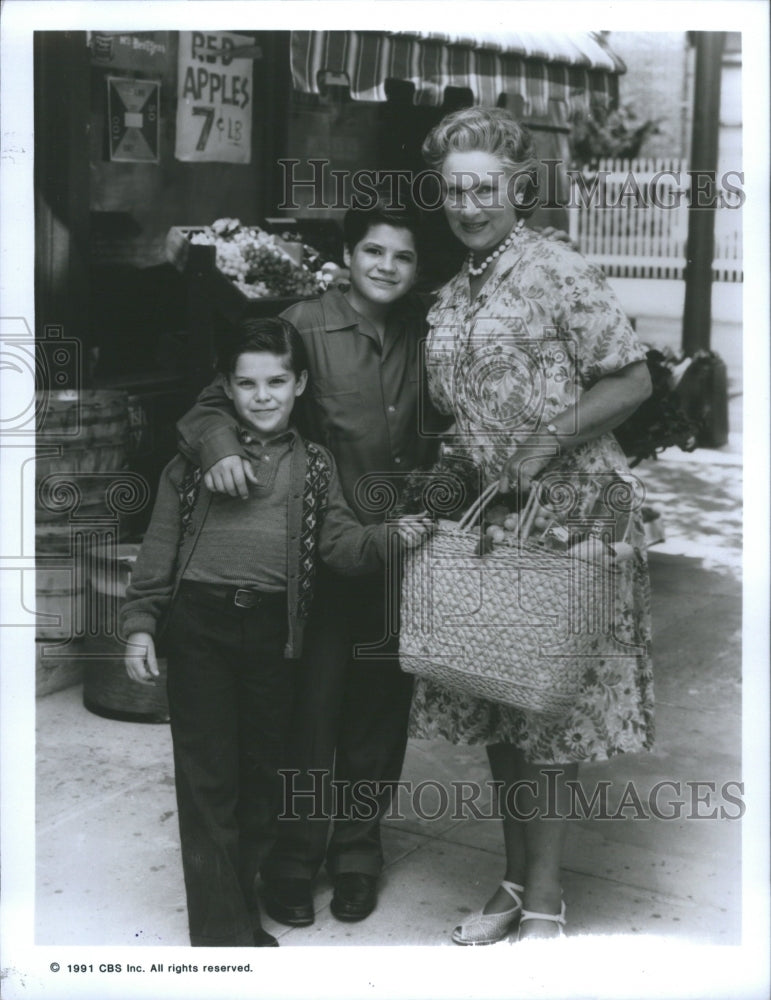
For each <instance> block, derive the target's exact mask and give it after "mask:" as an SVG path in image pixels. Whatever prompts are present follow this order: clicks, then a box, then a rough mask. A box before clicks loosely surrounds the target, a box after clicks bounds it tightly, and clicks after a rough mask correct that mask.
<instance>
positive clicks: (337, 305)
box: [321, 288, 415, 330]
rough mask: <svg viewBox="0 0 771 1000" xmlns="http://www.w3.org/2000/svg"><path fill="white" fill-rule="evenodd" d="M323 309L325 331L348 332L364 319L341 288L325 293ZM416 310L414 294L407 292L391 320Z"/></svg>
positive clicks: (393, 312)
mask: <svg viewBox="0 0 771 1000" xmlns="http://www.w3.org/2000/svg"><path fill="white" fill-rule="evenodd" d="M321 308H322V310H323V312H324V329H325V330H347V329H348V328H349V327H352V326H358V325H359V323H360V322H361V319H362V317H361V316H360V315H359V313H357V312H356V310H355V309H354V308H353V306H352V305H351V304H350V302H349V301H348V299H347V298H346V297H345V295H344V293H343V292H341V291H340V289H339V288H330V289H329V290H328V291H327V292H325V293H324V295H323V296H322V299H321ZM414 309H415V298H414V297H413V294H412V292H407V294H406V295H405V296H403V297H402V298H401V299H398V300H397V301H396V302H394V304H393V307H392V309H391V312H390V314H389V318H398V317H400V316H402V315H403V314H404V313H408V312H412V311H414Z"/></svg>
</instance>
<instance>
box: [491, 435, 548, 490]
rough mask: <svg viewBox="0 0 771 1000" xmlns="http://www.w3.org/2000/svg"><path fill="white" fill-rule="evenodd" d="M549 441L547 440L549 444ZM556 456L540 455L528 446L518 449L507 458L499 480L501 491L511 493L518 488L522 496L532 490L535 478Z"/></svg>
mask: <svg viewBox="0 0 771 1000" xmlns="http://www.w3.org/2000/svg"><path fill="white" fill-rule="evenodd" d="M548 444H549V442H548V441H547V442H546V445H547V446H548ZM553 458H554V455H553V454H552V455H538V454H533V452H532V451H530V450H528V449H526V448H520V449H518V450H517V451H516V452H515V453H514V454H513V455H512V456H511V457H510V458H507V459H506V461H505V463H504V465H503V468H502V469H501V478H500V480H499V482H498V491H499V492H500V493H510V492H512V491H513V490H517V491H518V492H519V493H520V495H521V496H524V495H525V494H526V493H529V492H530V486H531V485H532V482H533V480H534V479H535V477H536V476H537V475H538V473H539V472H540V471H541V469H543V468H545V467H546V466H547V465H548V464H549V462H551V460H552V459H553Z"/></svg>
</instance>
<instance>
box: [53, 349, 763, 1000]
mask: <svg viewBox="0 0 771 1000" xmlns="http://www.w3.org/2000/svg"><path fill="white" fill-rule="evenodd" d="M729 387H730V397H731V398H730V421H731V428H732V431H731V435H730V440H729V442H728V444H727V445H726V446H724V447H723V448H721V449H710V450H708V449H699V450H697V451H696V452H694V453H691V454H685V453H682V452H679V451H677V450H669V451H667V452H665V453H664V454H663V455H661V456H659V458H658V459H657V460H655V461H646V462H644V463H642V465H640V466H639V467H638V468H637V469H636V470H635V471H636V474H637V475H638V476H639V478H640V479H641V480H642V481H643V483H644V485H645V488H646V491H647V499H646V503H647V504H649V505H650V506H651V507H653V508H654V509H655V510H656V511H657V512H658V513H659V515H660V518H661V522H662V524H663V527H664V532H665V540H664V541H662V542H660V543H658V544H656V545H654V546H652V547H651V548H650V550H649V560H650V571H651V585H652V616H653V625H654V670H655V690H656V704H657V741H656V745H655V748H654V750H653V751H652V752H650V753H646V754H640V755H626V756H621V757H617V758H616V759H614V760H613V761H611V762H607V763H602V764H591V765H585V766H583V767H582V769H581V774H580V777H581V781H582V783H583V786H584V787H585V789H587V791H588V792H589V793H591V791H592V790H593V789H594V788H595V787H596V786H597V783H598V782H609V786H608V787H609V792H608V796H609V802H610V808H609V813H610V814H611V815H614V816H615V818H612V819H608V818H606V819H603V818H599V817H597V816H596V815H595V816H594V817H593V818H581V819H578V820H575V821H573V822H571V824H570V825H571V829H570V833H569V838H568V844H567V848H566V854H565V859H564V868H563V871H564V883H563V884H564V895H565V900H566V903H567V912H568V938H567V939H566V942H565V944H566V945H568V943H569V942H570V941H571V939H580V940H584V938H583V935H591V938H586V940H594V939H595V938H598V937H599V936H602V935H613V936H614V938H613V940H617V941H619V942H628V941H629V940H630V939H632V940H634V939H635V938H639V939H640V944H641V946H643V945H644V942H658V943H659V944H661V943H662V942H663V943H664V944H665V945H673V946H676V947H677V948H678V949H684V948H686V947H690V946H696V947H702V946H706V947H708V948H710V949H712V948H715V947H718V946H721V947H726V948H728V949H729V951H730V949H732V948H733V949H735V948H737V947H738V946H739V945H740V944H741V943H742V941H743V940H744V941H745V942H746V940H747V935H748V934H750V933H751V932H753V930H754V926H753V925H752V924H749V925H748V924H745V926H744V928H743V925H742V903H743V900H742V888H743V885H744V893H745V899H744V906H745V913H746V912H747V905H748V903H753V904H754V905H755V906H756V912H757V913H759V914H762V913H765V912H767V911H766V910H764V906H765V903H764V900H765V899H766V898H767V886H766V885H765V882H762V883H761V885H760V887H759V889H758V890H757V891H758V892H759V893H760V895H759V896H757V897H756V895H755V893H756V889H755V887H754V884H753V883H752V881H751V879H748V872H747V871H746V870H745V871H744V872H743V869H742V850H743V846H742V835H743V828H744V827H745V826H746V819H745V820H744V821H742V820H741V819H740V818H739V817H740V816H741V814H742V813H743V812H744V809H745V802H744V800H743V786H742V784H741V782H742V780H743V777H744V774H743V765H742V705H743V692H744V699H745V700H744V711H745V713H747V711H749V712H750V716H751V719H750V728H751V726H752V724H754V723H755V722H756V721H758V719H760V720H761V721H762V722H763V723H764V722H765V713H764V712H763V709H764V708H765V702H763V703H762V704H761V706H760V708H761V712H762V714H761V715H760V716H758V715H757V713H756V712H755V704H756V703H755V702H754V701H753V692H754V691H756V690H760V692H761V693H762V692H763V690H766V689H765V688H764V687H763V684H764V683H765V681H764V678H765V672H766V670H767V661H766V659H765V657H763V658H762V659H759V660H758V659H757V658H755V659H752V660H751V661H748V660H745V664H744V675H743V672H742V643H743V641H744V642H745V643H747V642H748V641H749V643H750V645H751V646H755V645H757V643H756V639H757V637H756V636H754V635H752V634H751V633H749V634H748V633H747V631H746V630H745V634H744V636H743V634H742V625H743V620H742V593H743V592H742V571H743V560H742V541H743V538H742V531H743V523H742V435H741V426H742V419H741V408H742V396H741V388H740V387H741V373H740V361H737V358H736V357H735V356H734V357H732V358H731V359H730V364H729ZM749 565H750V566H751V567H752V568H753V572H758V570H757V568H756V567H755V566H754V564H753V563H752V561H751V560H750V561H749ZM762 572H765V568H763V569H762ZM757 579H758V583H759V585H760V583H761V582H762V581H761V579H760V577H758V578H757ZM754 582H755V577H753V578H752V579H750V581H749V582H748V590H749V587H751V586H753V585H754ZM745 596H746V594H745ZM746 625H747V622H745V629H746ZM764 644H765V633H764V635H763V636H762V637H761V648H762V649H765V645H764ZM757 684H760V687H759V688H758V687H757ZM748 691H749V696H748ZM753 713H755V714H753ZM745 725H746V722H745ZM763 732H765V729H764V727H763V725H762V724H761V725H760V726H759V728H758V733H759V734H760V735H761V737H762V733H763ZM745 742H746V745H747V746H750V747H752V748H753V751H754V750H755V749H756V747H755V745H754V744H753V741H752V733H750V736H749V737H748V736H747V730H746V728H745ZM760 753H761V754H765V755H766V757H767V753H768V748H767V745H765V744H763V743H762V742H761V743H760ZM750 763H751V761H750ZM403 778H404V779H405V780H408V781H410V782H411V783H412V788H413V789H415V788H416V787H418V786H420V785H421V783H428V784H424V785H423V786H422V787H423V792H422V793H421V795H420V796H419V797H418V798H417V799H416V798H415V795H414V794H413V795H409V794H407V795H402V796H400V799H399V805H400V809H399V814H398V815H396V816H394V817H392V818H389V819H387V820H386V822H385V823H384V826H383V846H384V852H385V869H384V872H383V876H382V879H381V884H380V896H379V902H378V906H377V908H376V910H375V912H374V913H373V914H372V915H371V916H370V917H369V918H368V919H367V920H365V921H363V922H360V923H353V924H351V923H341V922H339V921H337V920H336V919H335V918H334V917H333V916H332V914H331V912H330V909H329V902H330V899H331V893H332V886H331V883H330V881H329V879H328V877H327V876H326V874H324V873H322V874H321V875H320V876H319V878H318V880H317V882H316V885H315V904H316V920H315V922H314V924H313V925H312V926H310V927H306V928H288V927H284V926H282V925H279V924H277V923H274V922H273V921H271V920H270V919H269V918H265V921H264V923H265V926H266V928H267V929H268V930H270V931H271V932H272V933H274V934H275V935H277V936H278V938H279V940H280V944H281V946H282V947H283V948H287V947H288V948H300V949H302V948H307V947H309V946H330V945H352V946H353V945H355V946H365V945H433V946H437V947H444V948H446V949H447V951H446V952H443V953H442V954H444V955H446V956H447V957H446V959H445V960H444V961H445V962H447V961H449V962H451V963H452V962H454V961H455V959H454V958H453V955H454V954H455V953H458V952H462V953H464V954H468V952H469V951H471V952H474V953H479V952H484V953H486V954H488V955H489V954H491V953H493V952H497V951H499V949H500V948H501V947H508V945H507V944H504V945H502V946H494V947H493V948H488V949H459V948H457V947H456V946H454V945H453V944H452V943H451V940H450V933H451V931H452V928H453V927H454V926H455V925H456V924H457V922H458V921H459V920H460V919H462V918H463V917H464V915H466V914H467V913H469V912H470V911H471V910H473V909H476V908H477V907H479V906H481V904H482V903H483V902H484V900H485V899H486V898H487V897H488V895H489V894H490V892H491V891H492V889H493V887H494V886H495V885H496V884H497V882H498V881H499V880H500V879H501V878H502V876H503V863H502V848H501V830H500V823H499V821H497V820H495V819H490V818H487V817H486V816H485V815H484V813H485V811H486V810H485V799H484V797H483V798H482V799H480V800H479V807H480V811H481V813H482V815H481V816H477V817H475V816H473V815H469V814H468V811H466V814H463V812H461V813H460V814H458V815H454V814H453V813H452V811H451V810H449V809H444V810H442V808H441V806H442V803H441V802H440V801H439V800H438V798H437V795H436V794H433V793H435V792H436V791H437V789H438V788H444V789H451V788H452V787H453V785H452V783H453V782H458V781H466V782H476V783H478V784H479V785H480V786H482V787H486V786H485V783H486V781H487V780H488V779H489V772H488V768H487V763H486V756H485V752H484V748H481V747H461V746H454V745H451V744H448V743H446V742H444V741H435V742H434V741H421V740H412V741H410V744H409V747H408V751H407V758H406V762H405V766H404V771H403ZM630 783H631V785H630ZM662 783H666V784H662ZM657 787H658V788H659V797H658V799H656V797H655V796H654V795H653V792H654V790H655V789H656V788H657ZM630 789H631V790H630ZM432 790H433V792H432ZM432 794H433V797H432ZM437 794H438V793H437ZM622 800H623V801H624V802H625V803H626V806H625V808H623V809H622V808H619V806H620V804H621V802H622ZM651 802H653V803H654V805H657V806H658V809H654V808H653V807H652V806H651ZM36 809H37V886H36V905H35V939H36V942H37V943H38V944H41V945H42V944H57V945H115V946H118V945H119V946H133V945H157V946H161V945H162V946H184V945H186V944H187V941H188V938H187V926H186V912H185V898H184V887H183V883H182V874H181V866H180V857H179V846H178V834H177V826H176V804H175V800H174V779H173V768H172V760H171V743H170V734H169V730H168V726H166V725H163V724H160V725H147V724H138V723H131V722H117V721H112V720H109V719H105V718H102V717H100V716H97V715H94V714H92V713H90V712H88V711H87V710H86V709H85V708H84V707H83V705H82V693H81V689H80V687H69V688H66V689H64V690H61V691H58V692H56V693H54V694H50V695H47V696H46V697H43V698H40V699H39V700H38V702H37V786H36ZM431 813H437V814H438V815H436V816H434V817H432V816H431ZM753 829H754V828H753ZM745 833H746V831H745ZM747 844H748V841H747V838H746V835H745V841H744V850H745V852H746V850H747ZM749 844H750V851H751V853H752V852H753V851H754V850H755V848H756V845H755V844H754V842H753V841H750V842H749ZM761 848H762V845H761ZM753 856H754V854H753ZM743 877H744V883H743V882H742V879H743ZM748 893H749V894H750V896H751V898H749V897H748V895H747V894H748ZM758 908H759V909H758ZM529 946H530V945H529V944H528V945H527V946H524V947H529ZM519 947H520V948H521V947H523V946H519ZM534 947H536V948H537V947H539V945H536V946H534ZM681 953H683V952H680V951H678V952H676V953H675V954H676V955H680V954H681ZM176 954H177V955H178V956H179V954H181V953H176ZM313 954H314V955H318V954H319V953H318V952H317V951H315V950H314V952H313ZM364 954H369V952H366V951H365V952H364ZM640 954H641V955H642V954H644V952H640ZM683 954H684V953H683ZM709 954H711V955H718V954H720V953H718V952H714V951H710V952H709ZM472 961H473V960H472ZM676 963H677V960H676V959H675V964H676ZM718 964H719V963H718ZM464 968H466V967H465V966H464ZM720 968H722V966H720ZM459 974H460V973H459ZM683 974H684V975H685V973H683ZM528 975H529V976H530V978H529V979H528V982H530V983H536V981H537V979H533V978H532V977H533V975H534V973H533V970H532V968H530V971H529V973H528ZM719 979H720V973H719V972H718V971H715V975H714V982H715V983H717V982H718V980H719ZM684 989H686V991H687V987H684ZM715 989H716V990H717V989H718V986H715ZM726 989H727V990H728V992H725V993H722V992H715V993H714V995H715V996H721V997H722V996H724V995H725V996H726V997H728V996H745V995H747V996H755V995H756V994H755V993H752V992H743V991H741V990H737V992H731V991H730V989H729V988H728V987H726ZM363 992H364V993H366V991H363ZM343 993H344V991H341V993H340V995H343ZM319 995H321V992H320V993H319ZM324 995H326V994H324ZM330 995H334V993H332V994H330ZM345 995H349V994H347V993H345ZM351 995H354V994H351ZM373 995H374V994H373ZM378 995H385V996H389V994H388V993H385V994H378ZM400 995H401V994H400ZM408 995H409V994H408ZM421 995H423V994H422V993H421ZM436 995H437V996H445V995H449V993H437V994H436ZM479 995H483V990H482V989H481V988H480V991H479ZM484 995H487V994H486V993H485V994H484ZM494 995H501V996H509V995H511V996H514V995H517V996H519V995H523V996H524V995H530V994H526V993H520V992H517V991H516V990H514V988H513V987H512V991H511V992H510V993H508V992H501V993H497V992H494ZM532 995H541V993H539V992H537V991H535V992H534V993H533V994H532ZM543 995H546V994H545V993H544V994H543ZM550 995H551V994H550ZM555 995H558V994H555ZM559 995H562V996H564V995H566V994H565V993H562V994H559ZM569 995H573V994H569ZM582 995H583V994H582ZM587 995H591V993H589V994H587ZM615 995H616V996H621V995H627V994H626V993H623V992H622V991H619V992H617V993H616V994H615ZM628 995H630V996H632V995H640V994H635V993H630V994H628ZM655 995H656V996H668V995H670V994H668V993H666V992H661V991H660V990H658V989H657V991H656V993H655ZM671 995H672V996H675V995H678V996H679V995H683V996H690V995H693V996H694V997H696V996H699V997H702V996H707V995H713V994H711V993H709V994H708V993H707V992H694V993H693V994H690V993H688V992H684V993H678V992H677V991H676V990H675V988H674V986H673V987H672V994H671ZM761 995H763V994H762V993H761V992H758V993H757V996H761Z"/></svg>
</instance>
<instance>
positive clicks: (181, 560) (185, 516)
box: [120, 431, 386, 658]
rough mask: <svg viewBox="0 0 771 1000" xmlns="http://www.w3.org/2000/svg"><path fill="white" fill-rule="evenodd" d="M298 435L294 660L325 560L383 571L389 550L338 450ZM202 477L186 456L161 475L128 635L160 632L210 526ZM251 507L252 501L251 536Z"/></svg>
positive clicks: (291, 581) (292, 516)
mask: <svg viewBox="0 0 771 1000" xmlns="http://www.w3.org/2000/svg"><path fill="white" fill-rule="evenodd" d="M293 435H294V441H293V447H292V458H291V473H290V483H289V496H288V501H287V623H288V638H287V644H286V648H285V650H284V655H285V656H286V657H287V658H296V657H299V656H300V654H301V651H302V635H303V628H304V625H305V621H306V619H307V617H308V613H309V610H310V604H311V601H312V599H313V584H314V578H315V570H316V565H317V561H318V559H322V560H323V561H324V562H326V563H327V564H329V565H330V566H331V567H332V568H333V569H334V570H336V571H337V572H338V573H344V574H348V575H359V574H364V573H372V572H376V571H377V570H379V569H382V567H383V564H384V562H385V556H386V526H385V525H383V524H379V525H367V526H364V525H362V524H361V523H360V522H359V521H358V520H357V518H356V516H355V515H354V513H353V512H352V511H351V509H350V507H348V505H347V504H346V502H345V499H344V497H343V494H342V490H341V487H340V481H339V478H338V474H337V469H336V467H335V462H334V459H333V458H332V456H331V454H330V453H329V452H328V451H327V450H326V448H323V447H321V446H320V445H316V444H312V443H310V442H305V441H304V440H303V439H302V437H301V436H300V435H299V434H298V433H297V432H296V431H293ZM201 478H202V477H201V471H200V469H198V468H196V467H195V466H193V465H192V464H191V463H190V462H189V461H188V460H187V459H185V458H183V457H182V456H181V455H177V456H176V457H175V458H174V459H172V461H171V462H170V463H169V464H168V465H167V466H166V468H165V469H164V470H163V472H162V474H161V480H160V483H159V487H158V496H157V498H156V502H155V507H154V508H153V515H152V518H151V521H150V526H149V527H148V529H147V533H146V535H145V538H144V541H143V543H142V548H141V550H140V553H139V556H138V557H137V561H136V564H135V566H134V571H133V573H132V576H131V582H130V584H129V586H128V588H127V590H126V600H125V602H124V604H123V606H122V607H121V612H120V626H121V634H122V635H124V636H129V635H131V634H132V633H134V632H147V633H149V634H150V635H157V634H158V632H159V623H163V621H164V620H165V618H166V616H167V615H168V612H169V609H170V607H171V604H172V602H173V600H174V597H175V596H176V592H177V588H178V586H179V582H180V580H181V579H182V577H183V575H184V573H185V568H186V567H187V565H188V563H189V561H190V558H191V556H192V554H193V552H194V551H195V549H196V546H197V544H198V541H199V539H200V537H201V534H202V532H203V531H205V526H206V518H207V513H208V511H209V507H210V504H211V493H209V491H208V490H207V489H206V487H205V486H204V485H203V484H202V482H201ZM233 502H234V503H239V502H240V501H238V500H234V501H233ZM251 509H252V508H251V507H250V505H248V504H244V517H245V523H244V526H243V531H244V537H245V540H246V539H248V531H249V523H248V518H249V511H250V510H251Z"/></svg>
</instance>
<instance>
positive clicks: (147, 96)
mask: <svg viewBox="0 0 771 1000" xmlns="http://www.w3.org/2000/svg"><path fill="white" fill-rule="evenodd" d="M160 90H161V85H160V83H158V82H157V81H156V80H128V79H126V80H122V79H119V78H117V77H114V76H110V77H108V78H107V119H108V124H109V130H108V131H109V136H110V159H111V160H116V161H125V162H129V163H157V162H158V148H159V118H160V116H159V113H158V110H159V98H160Z"/></svg>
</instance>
